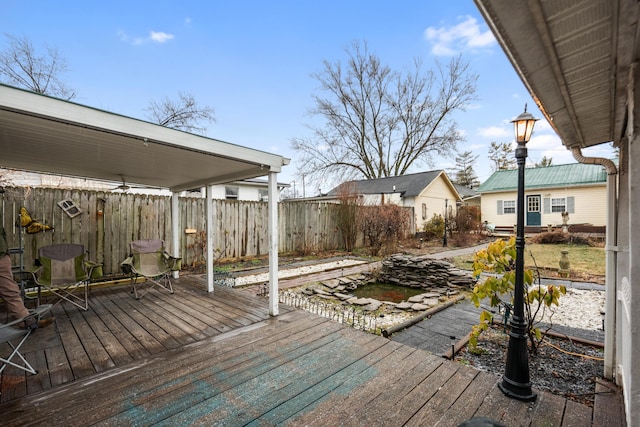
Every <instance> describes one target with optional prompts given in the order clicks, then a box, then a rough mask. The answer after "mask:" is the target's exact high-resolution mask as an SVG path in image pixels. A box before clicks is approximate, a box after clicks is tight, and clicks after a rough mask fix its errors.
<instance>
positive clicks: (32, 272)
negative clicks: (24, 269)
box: [29, 266, 44, 283]
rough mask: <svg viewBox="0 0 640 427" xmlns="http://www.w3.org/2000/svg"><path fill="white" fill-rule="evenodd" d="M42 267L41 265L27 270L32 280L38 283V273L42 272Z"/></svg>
mask: <svg viewBox="0 0 640 427" xmlns="http://www.w3.org/2000/svg"><path fill="white" fill-rule="evenodd" d="M43 269H44V267H43V266H40V267H36V268H34V269H32V270H29V273H31V275H32V276H33V280H34V281H35V282H36V283H38V280H39V279H40V275H41V274H42V270H43Z"/></svg>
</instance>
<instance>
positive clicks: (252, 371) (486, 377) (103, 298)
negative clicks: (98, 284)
mask: <svg viewBox="0 0 640 427" xmlns="http://www.w3.org/2000/svg"><path fill="white" fill-rule="evenodd" d="M174 287H175V289H176V293H175V294H174V295H170V294H168V293H164V292H162V291H160V290H153V291H151V292H150V293H149V294H147V295H146V296H145V297H144V298H143V299H142V300H140V301H136V300H135V299H133V298H132V297H131V296H130V294H129V292H128V289H127V287H125V286H122V287H118V288H111V289H98V290H92V295H91V302H90V305H91V307H90V309H89V311H86V312H83V311H81V310H77V309H75V308H72V307H70V306H69V305H68V304H63V305H57V306H56V307H55V313H54V314H55V316H56V322H55V327H49V328H46V329H42V330H38V331H37V332H36V333H35V334H34V335H33V336H32V337H31V338H30V342H29V343H28V346H27V347H26V350H27V351H26V356H27V358H28V359H29V360H30V361H32V362H34V364H35V365H36V367H37V369H39V370H40V373H38V374H37V375H29V376H25V381H23V382H22V383H21V384H19V385H17V386H15V387H12V388H10V389H8V390H3V393H2V396H1V398H2V402H3V403H2V404H0V414H2V415H1V424H2V425H4V426H19V425H20V426H21V425H66V426H76V425H77V426H80V425H82V426H84V425H93V424H100V425H133V424H137V425H150V424H162V425H189V424H201V425H225V426H229V425H256V426H257V425H318V426H326V425H354V426H359V425H371V426H377V425H385V426H396V425H420V426H432V425H439V426H455V425H457V424H459V423H460V422H462V421H464V420H466V419H469V418H472V417H478V416H484V417H488V418H491V419H493V420H496V421H500V422H502V423H503V424H505V425H507V426H520V425H523V426H529V425H532V426H537V425H544V426H572V425H574V426H590V425H605V424H602V423H603V422H605V421H606V422H607V424H606V425H616V424H615V422H616V421H615V420H612V419H611V418H610V417H609V415H607V416H606V417H605V416H599V415H598V408H597V406H596V411H595V416H594V411H592V409H591V408H589V407H587V406H583V405H580V404H577V403H574V402H572V401H568V400H565V399H563V398H561V397H558V396H555V395H552V394H549V393H539V397H538V399H537V401H536V402H534V403H523V402H519V401H515V400H512V399H509V398H506V397H505V396H504V395H503V394H502V393H501V392H500V391H499V389H498V388H497V383H498V380H499V378H497V377H495V376H493V375H490V374H487V373H484V372H481V371H478V370H475V369H472V368H469V367H466V366H462V365H460V364H457V363H454V362H450V361H448V360H445V359H443V358H441V357H440V356H437V355H433V354H432V353H429V352H427V351H424V350H418V349H415V348H412V347H409V346H406V345H403V344H400V343H396V342H393V341H390V340H388V339H386V338H383V337H380V336H375V335H371V334H367V333H364V332H360V331H356V330H353V329H350V328H347V327H343V326H341V325H340V324H337V323H335V322H332V321H329V320H326V319H324V318H322V317H319V316H315V315H312V314H309V313H306V312H303V311H296V310H291V309H289V308H287V307H286V306H283V305H281V306H280V312H281V314H280V315H279V316H277V317H275V318H270V317H269V316H268V313H267V310H268V309H267V300H266V299H265V298H261V297H257V296H254V295H251V294H250V293H248V292H246V291H240V290H235V289H229V288H218V287H217V288H216V289H215V292H214V293H213V294H207V293H206V292H205V291H204V289H205V285H204V281H203V279H202V278H201V277H199V276H187V277H182V278H181V279H180V280H179V281H177V283H176V284H175V286H174ZM5 375H17V372H16V371H14V370H10V369H7V370H6V372H5ZM607 396H608V397H609V398H610V399H609V400H610V401H611V402H612V403H611V404H612V405H616V404H619V399H616V398H611V395H607ZM611 422H614V424H611Z"/></svg>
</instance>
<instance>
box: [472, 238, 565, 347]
mask: <svg viewBox="0 0 640 427" xmlns="http://www.w3.org/2000/svg"><path fill="white" fill-rule="evenodd" d="M516 255H517V253H516V239H515V237H511V238H510V239H509V240H503V239H498V240H496V241H494V242H493V243H490V244H489V246H488V247H487V249H483V250H481V251H478V252H477V253H476V256H475V258H474V261H473V274H474V276H476V277H480V274H481V273H482V272H490V273H494V275H492V276H490V277H488V278H487V279H486V280H484V281H480V282H478V284H476V286H474V288H473V293H472V295H471V301H472V302H473V303H474V304H475V306H476V307H479V306H480V302H481V301H483V300H485V299H487V300H488V301H489V305H490V306H491V307H499V306H501V305H502V306H505V307H511V306H512V303H513V301H512V299H513V290H514V288H515V281H516V272H515V267H516ZM536 283H537V284H536ZM566 292H567V290H566V288H565V287H564V286H553V285H551V286H547V287H543V286H542V285H541V283H540V276H539V275H536V274H534V271H533V270H531V269H525V270H524V305H525V307H524V317H525V319H524V321H525V322H526V324H527V333H528V335H529V339H530V342H531V349H532V351H533V352H535V351H536V350H537V347H538V345H539V343H540V342H541V340H542V338H543V333H542V332H541V331H540V329H539V328H538V327H536V324H538V323H539V321H540V318H541V317H542V316H543V315H544V311H545V309H546V308H548V309H551V306H552V305H555V306H558V305H559V298H560V296H561V295H563V294H565V293H566ZM506 295H508V296H509V301H505V300H504V298H505V296H506ZM492 322H493V314H492V313H491V312H489V311H487V310H483V311H482V313H480V322H479V323H478V324H477V325H474V326H473V328H472V330H471V335H470V339H469V349H470V351H476V350H477V345H478V337H479V336H480V334H482V332H484V331H485V330H487V329H488V328H489V325H491V323H492Z"/></svg>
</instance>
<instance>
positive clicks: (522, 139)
mask: <svg viewBox="0 0 640 427" xmlns="http://www.w3.org/2000/svg"><path fill="white" fill-rule="evenodd" d="M537 120H538V119H536V118H534V117H533V116H532V115H531V113H528V112H527V104H524V112H523V113H522V114H520V115H519V116H518V117H516V118H515V119H514V120H512V121H511V123H513V124H514V128H515V131H516V142H517V143H518V145H520V144H526V143H527V142H529V140H530V139H531V133H532V132H533V125H534V124H535V123H536V121H537Z"/></svg>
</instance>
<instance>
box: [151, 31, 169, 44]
mask: <svg viewBox="0 0 640 427" xmlns="http://www.w3.org/2000/svg"><path fill="white" fill-rule="evenodd" d="M149 38H150V39H151V40H153V41H154V42H158V43H164V42H166V41H167V40H171V39H173V38H174V35H173V34H168V33H165V32H163V31H151V34H150V35H149Z"/></svg>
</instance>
